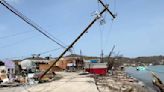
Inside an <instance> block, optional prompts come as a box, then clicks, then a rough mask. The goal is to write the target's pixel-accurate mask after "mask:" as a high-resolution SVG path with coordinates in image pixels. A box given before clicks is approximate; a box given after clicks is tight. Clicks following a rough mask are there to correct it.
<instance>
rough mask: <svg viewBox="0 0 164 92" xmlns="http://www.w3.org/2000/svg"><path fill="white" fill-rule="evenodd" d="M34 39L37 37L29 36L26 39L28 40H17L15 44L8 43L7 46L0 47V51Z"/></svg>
mask: <svg viewBox="0 0 164 92" xmlns="http://www.w3.org/2000/svg"><path fill="white" fill-rule="evenodd" d="M34 37H37V36H31V37H28V38H24V39H22V40H19V41H17V42H14V43H10V44H7V45H3V46H0V49H2V48H7V47H11V46H14V45H18V44H20V43H24V42H25V41H26V40H31V39H33V38H34Z"/></svg>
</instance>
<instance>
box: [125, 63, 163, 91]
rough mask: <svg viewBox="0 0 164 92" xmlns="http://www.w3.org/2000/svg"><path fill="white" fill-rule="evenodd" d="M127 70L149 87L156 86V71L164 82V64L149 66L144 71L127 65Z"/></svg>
mask: <svg viewBox="0 0 164 92" xmlns="http://www.w3.org/2000/svg"><path fill="white" fill-rule="evenodd" d="M125 72H126V73H127V74H129V75H130V76H133V77H135V78H137V79H139V80H141V81H143V82H144V83H145V84H146V85H148V86H149V87H151V88H153V89H155V88H154V86H153V83H152V80H153V78H152V74H151V72H154V73H155V74H156V75H157V76H158V77H159V78H160V79H161V80H162V81H163V83H164V65H156V66H147V67H146V69H145V70H143V71H137V69H136V67H127V68H126V69H125Z"/></svg>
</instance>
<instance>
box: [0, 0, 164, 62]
mask: <svg viewBox="0 0 164 92" xmlns="http://www.w3.org/2000/svg"><path fill="white" fill-rule="evenodd" d="M103 1H104V2H105V3H108V4H109V8H110V10H111V11H112V12H113V13H117V17H116V19H115V20H114V21H112V17H111V16H110V15H109V14H108V13H105V14H104V16H103V17H104V19H105V21H106V23H105V24H104V25H99V21H97V22H96V23H95V24H94V25H93V26H92V27H91V28H90V29H89V31H88V33H86V34H85V35H84V36H83V37H82V39H80V40H79V41H78V43H77V44H76V45H75V46H74V53H75V54H79V52H80V50H82V54H83V55H89V56H100V52H101V49H103V50H104V54H105V55H108V54H109V52H110V50H111V48H112V46H113V45H116V48H115V53H118V52H119V53H120V54H122V55H123V56H127V57H138V56H152V55H164V40H163V39H164V36H163V35H164V12H163V10H164V5H163V4H164V0H103ZM7 2H8V3H10V4H11V5H12V6H14V7H15V8H16V9H18V10H19V11H20V12H22V13H23V14H24V15H26V16H27V17H28V18H30V19H31V20H33V21H34V22H35V23H37V24H38V25H40V26H41V27H42V28H43V29H45V30H46V31H48V32H49V33H51V34H52V35H53V36H54V37H56V38H57V39H59V40H60V41H62V42H63V43H62V44H64V45H69V44H70V43H71V42H72V41H73V40H74V39H75V38H76V37H77V36H78V35H79V34H80V33H81V32H82V31H83V30H84V29H85V28H86V26H87V25H88V24H89V23H90V22H91V21H92V20H93V19H94V16H91V15H92V14H93V13H94V11H101V10H102V9H103V8H102V7H101V5H100V4H98V2H97V0H7ZM101 39H103V40H101ZM55 48H60V46H58V45H57V44H55V43H54V42H52V41H50V40H49V39H47V38H46V37H44V36H43V35H42V34H40V33H39V32H37V31H36V30H35V29H34V28H32V27H31V26H29V25H27V24H26V23H25V22H24V21H22V20H21V19H20V18H18V17H17V16H16V15H14V14H13V13H11V12H10V11H9V10H7V9H6V8H5V7H4V6H2V5H0V59H4V58H13V57H28V56H30V55H32V54H37V53H42V52H45V51H48V50H52V49H55ZM63 50H64V49H59V50H56V51H53V52H50V53H47V54H45V55H43V56H47V55H50V54H51V55H52V56H54V57H56V56H58V55H60V53H61V52H62V51H63Z"/></svg>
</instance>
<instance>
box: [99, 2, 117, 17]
mask: <svg viewBox="0 0 164 92" xmlns="http://www.w3.org/2000/svg"><path fill="white" fill-rule="evenodd" d="M98 1H99V2H100V3H101V4H102V6H103V7H104V8H106V9H107V12H108V13H109V14H110V15H111V16H112V17H113V19H114V18H116V15H114V14H113V13H112V12H111V11H110V10H109V9H108V6H107V5H105V4H104V3H103V1H102V0H98Z"/></svg>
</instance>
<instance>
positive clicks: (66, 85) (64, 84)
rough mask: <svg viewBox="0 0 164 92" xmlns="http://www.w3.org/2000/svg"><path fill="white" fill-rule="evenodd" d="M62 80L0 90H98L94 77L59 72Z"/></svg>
mask: <svg viewBox="0 0 164 92" xmlns="http://www.w3.org/2000/svg"><path fill="white" fill-rule="evenodd" d="M57 74H60V75H62V76H63V78H61V79H60V80H57V81H53V82H49V83H43V84H38V85H32V86H23V87H14V88H0V92H98V90H97V87H96V85H95V81H94V79H93V78H90V77H87V76H85V75H78V73H70V72H68V73H65V72H58V73H57Z"/></svg>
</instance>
